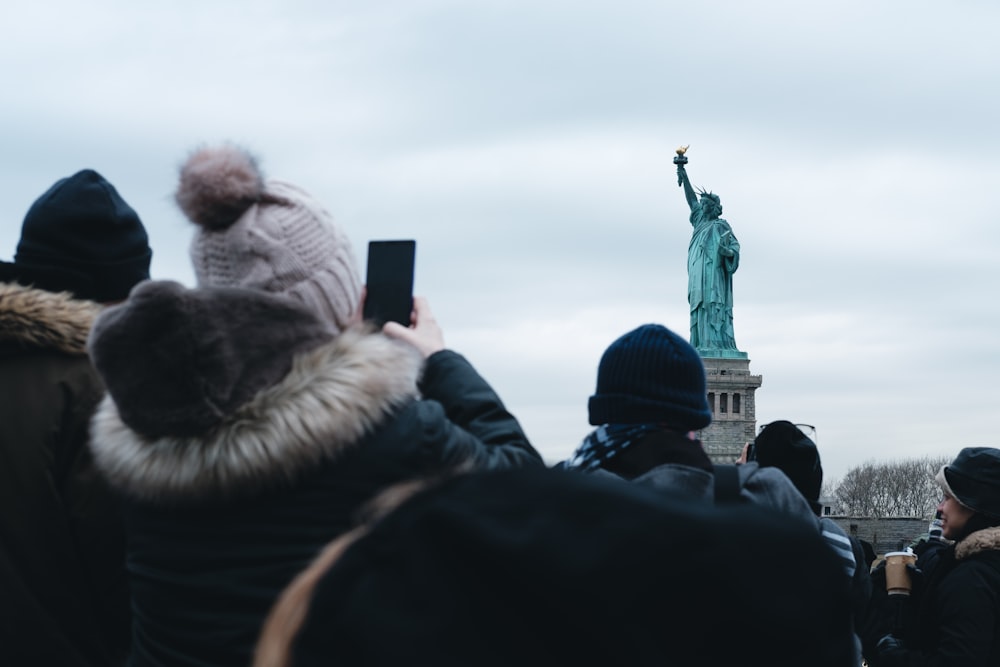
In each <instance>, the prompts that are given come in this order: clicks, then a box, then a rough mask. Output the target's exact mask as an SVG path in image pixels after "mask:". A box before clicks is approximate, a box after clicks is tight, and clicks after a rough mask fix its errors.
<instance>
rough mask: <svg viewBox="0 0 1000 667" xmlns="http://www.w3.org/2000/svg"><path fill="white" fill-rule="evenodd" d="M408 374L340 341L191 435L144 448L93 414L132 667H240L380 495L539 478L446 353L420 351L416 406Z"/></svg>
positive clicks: (518, 439)
mask: <svg viewBox="0 0 1000 667" xmlns="http://www.w3.org/2000/svg"><path fill="white" fill-rule="evenodd" d="M420 371H421V360H420V359H419V357H418V356H416V355H415V351H414V350H412V348H409V347H408V346H406V345H404V344H401V343H398V342H395V341H390V340H389V339H387V338H386V337H384V336H383V335H381V334H364V333H362V332H357V331H349V332H345V333H343V334H341V335H340V336H338V337H337V338H336V339H335V340H334V341H333V342H331V343H330V344H328V345H326V346H322V347H320V348H318V349H317V350H314V351H311V352H309V353H308V356H307V358H306V359H305V360H304V363H299V362H297V363H296V364H295V365H294V367H293V370H292V371H291V372H290V373H289V375H288V376H287V377H286V378H284V379H283V380H282V381H281V382H280V383H279V385H278V387H277V389H275V388H269V389H268V391H267V396H262V397H261V398H260V400H257V401H256V403H255V405H254V406H252V409H250V410H248V411H245V412H244V413H243V414H242V417H241V418H240V419H234V420H232V422H231V423H226V424H224V425H223V427H221V429H220V431H219V432H216V433H213V434H212V435H210V436H207V437H205V438H199V439H186V440H180V439H166V438H164V439H161V440H159V441H155V442H148V441H144V440H143V439H142V438H141V437H140V436H138V435H136V434H134V433H133V432H131V431H130V430H129V429H128V428H127V427H126V426H124V424H122V423H121V422H120V419H119V417H118V415H117V412H116V410H115V408H114V404H113V403H112V402H111V401H110V400H108V401H106V402H105V403H104V404H102V407H101V409H100V411H99V412H98V415H97V416H96V417H95V420H94V448H95V454H96V459H97V461H98V464H99V465H100V466H101V468H102V470H103V471H104V472H105V473H106V474H107V475H108V477H109V478H110V479H111V480H112V481H113V483H114V484H115V485H116V486H117V487H118V488H119V489H121V491H122V493H123V494H124V495H125V498H126V524H127V531H128V536H129V545H128V568H129V573H130V579H131V583H132V600H133V609H134V611H135V623H134V634H133V642H134V652H133V656H132V664H134V665H170V666H171V667H182V666H187V665H192V666H193V665H198V666H208V665H212V666H213V667H219V666H222V665H240V666H245V665H248V664H250V661H251V657H252V651H253V648H254V645H255V642H256V640H257V635H258V632H259V630H260V627H261V625H262V623H263V621H264V619H265V616H266V614H267V613H268V611H269V610H270V608H271V606H272V605H273V603H274V602H275V600H276V598H277V596H278V595H279V594H280V592H281V591H282V590H283V589H284V588H285V587H286V586H287V585H288V584H289V582H290V581H291V579H292V578H293V577H294V576H295V575H296V574H297V573H299V572H300V571H301V570H303V569H304V568H305V567H306V566H307V565H308V564H309V563H310V561H311V560H312V559H313V557H314V556H315V555H316V554H317V553H318V552H319V550H320V549H321V548H322V547H323V546H325V545H326V544H327V543H328V542H330V541H331V540H332V539H334V538H335V537H337V536H339V535H340V534H341V533H343V532H345V531H346V530H348V529H349V528H351V527H353V526H354V525H355V523H356V519H357V517H358V513H359V511H361V510H362V509H363V508H364V507H365V505H366V504H367V503H368V501H370V500H371V499H372V498H373V497H374V496H375V495H376V494H377V493H378V492H379V491H381V490H383V489H385V488H386V487H388V486H391V485H393V484H396V483H398V482H401V481H406V480H410V479H415V478H421V477H426V476H433V475H435V474H439V473H441V472H443V471H446V470H448V469H449V468H452V467H454V466H458V465H468V466H471V467H473V468H479V469H498V468H509V467H516V466H524V465H537V466H540V467H542V466H544V464H543V463H542V459H541V457H540V456H539V455H538V453H537V452H536V451H535V449H534V448H533V447H532V446H531V444H529V442H528V439H527V438H526V436H525V434H524V433H523V431H522V430H521V427H520V425H519V424H518V422H517V421H516V419H515V418H514V417H513V416H512V415H511V414H510V413H508V412H507V410H506V409H505V408H504V406H503V403H502V402H501V400H500V398H499V397H498V396H497V395H496V393H495V392H494V391H493V390H492V389H491V388H490V386H489V385H488V384H487V383H486V381H485V380H483V378H482V377H480V375H479V374H478V373H477V372H476V371H475V370H474V369H473V368H472V366H471V365H469V363H468V362H467V361H466V360H465V359H464V358H463V357H462V356H461V355H459V354H456V353H455V352H452V351H447V350H446V351H441V352H438V353H436V354H434V355H432V356H431V357H430V358H429V359H428V360H427V361H426V364H424V366H423V376H422V378H421V380H420V383H419V390H420V391H419V395H418V385H417V377H418V374H419V373H420ZM151 381H155V379H151ZM320 393H322V394H323V395H322V396H320V395H319V394H320ZM320 405H323V406H337V408H336V409H323V410H319V409H317V406H320Z"/></svg>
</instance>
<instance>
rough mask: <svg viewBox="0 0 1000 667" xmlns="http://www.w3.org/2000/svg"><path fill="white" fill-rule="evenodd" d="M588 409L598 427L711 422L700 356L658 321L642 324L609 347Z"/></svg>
mask: <svg viewBox="0 0 1000 667" xmlns="http://www.w3.org/2000/svg"><path fill="white" fill-rule="evenodd" d="M589 407H590V423H591V424H593V425H595V426H596V425H600V424H644V423H660V424H664V425H666V426H668V427H671V428H675V429H678V430H683V431H697V430H699V429H703V428H705V427H706V426H708V425H709V424H710V423H711V422H712V412H711V410H710V409H709V407H708V393H707V390H706V388H705V366H704V364H703V363H702V361H701V357H700V356H699V355H698V352H697V350H695V349H694V348H693V347H692V346H691V344H690V343H688V342H687V341H686V340H684V339H683V338H681V337H680V336H678V335H677V334H675V333H674V332H672V331H670V330H669V329H667V328H666V327H664V326H662V325H659V324H644V325H642V326H641V327H639V328H637V329H634V330H632V331H630V332H628V333H627V334H625V335H624V336H622V337H620V338H619V339H618V340H616V341H615V342H613V343H612V344H611V346H610V347H608V349H607V350H605V352H604V355H603V356H602V357H601V363H600V365H599V366H598V369H597V391H596V392H595V393H594V395H593V396H591V397H590V405H589Z"/></svg>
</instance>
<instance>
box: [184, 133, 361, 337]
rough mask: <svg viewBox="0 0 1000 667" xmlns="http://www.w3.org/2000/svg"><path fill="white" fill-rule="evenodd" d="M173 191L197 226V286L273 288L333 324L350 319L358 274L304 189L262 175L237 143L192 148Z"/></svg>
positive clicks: (345, 244) (339, 236)
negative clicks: (193, 149) (192, 150)
mask: <svg viewBox="0 0 1000 667" xmlns="http://www.w3.org/2000/svg"><path fill="white" fill-rule="evenodd" d="M174 198H175V200H176V201H177V204H178V205H179V206H180V208H181V210H182V211H183V212H184V214H185V215H186V216H187V217H188V218H189V219H190V220H191V221H192V222H193V223H195V225H197V226H198V230H197V232H196V233H195V237H194V239H193V240H192V241H191V261H192V263H193V264H194V271H195V277H196V278H197V281H198V285H199V286H213V287H214V286H218V287H245V288H250V289H259V290H264V291H267V292H272V293H275V294H281V295H284V296H287V297H290V298H292V299H295V300H296V301H299V302H300V303H303V304H305V305H306V306H307V307H309V308H310V309H312V310H313V311H314V312H316V313H317V314H318V315H320V316H321V317H322V318H323V319H325V320H327V321H328V322H330V323H331V324H333V325H334V327H335V328H336V330H337V331H342V330H344V329H345V328H347V327H348V326H349V325H350V324H351V323H353V322H354V321H355V320H356V316H357V314H358V305H359V303H360V301H361V278H360V274H359V272H358V264H357V261H356V260H355V258H354V251H353V250H352V248H351V241H350V239H348V238H347V235H346V234H345V233H344V231H343V230H342V229H340V228H339V227H338V226H337V225H335V224H334V222H333V218H332V216H331V215H330V214H329V213H328V212H327V211H326V210H325V209H324V208H323V207H322V206H321V205H320V204H319V203H318V202H317V201H316V200H315V199H313V198H312V197H311V196H310V195H309V194H308V193H307V192H305V191H303V190H302V189H300V188H298V187H296V186H294V185H292V184H290V183H285V182H283V181H276V180H265V179H264V176H263V174H262V173H261V170H260V168H259V166H258V164H257V160H256V158H254V156H253V155H251V154H250V153H249V152H247V151H246V150H245V149H243V148H240V147H238V146H233V145H222V146H217V147H207V148H199V149H197V150H195V151H194V152H192V153H191V155H190V156H189V157H188V158H187V160H186V161H185V162H184V164H183V165H182V166H181V169H180V181H179V183H178V185H177V191H176V193H175V195H174Z"/></svg>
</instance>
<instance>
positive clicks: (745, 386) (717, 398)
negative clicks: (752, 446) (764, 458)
mask: <svg viewBox="0 0 1000 667" xmlns="http://www.w3.org/2000/svg"><path fill="white" fill-rule="evenodd" d="M702 362H704V364H705V376H706V379H707V381H708V404H709V406H711V408H712V423H711V424H710V425H709V426H708V428H705V429H702V430H701V431H699V432H698V437H699V438H700V439H701V443H702V445H703V446H704V448H705V451H706V452H707V453H708V456H709V458H711V459H712V462H713V463H732V462H733V461H734V460H735V459H736V458H737V457H738V456H739V455H740V452H741V451H742V450H743V444H744V443H746V442H748V441H752V440H753V439H754V437H755V436H756V435H757V431H756V429H757V408H756V402H755V399H754V393H755V392H756V391H757V388H758V387H760V385H761V382H762V377H761V376H760V375H751V374H750V360H749V359H747V358H746V355H745V354H744V355H743V358H733V357H730V358H722V357H706V356H702Z"/></svg>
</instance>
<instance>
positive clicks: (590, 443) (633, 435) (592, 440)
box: [558, 424, 663, 471]
mask: <svg viewBox="0 0 1000 667" xmlns="http://www.w3.org/2000/svg"><path fill="white" fill-rule="evenodd" d="M662 429H663V426H661V425H659V424H604V425H603V426H599V427H597V428H596V429H594V430H593V431H592V432H591V433H590V435H588V436H587V437H586V438H584V439H583V442H581V443H580V446H579V447H577V448H576V451H574V452H573V455H572V456H571V457H569V459H567V460H566V461H563V462H562V463H561V464H560V465H559V466H558V467H560V468H565V469H578V470H583V471H590V470H594V469H596V468H600V467H602V465H603V464H604V463H605V462H606V461H608V460H609V459H611V458H613V457H614V456H616V455H617V454H620V453H621V452H622V451H623V450H624V449H625V448H626V447H628V446H629V445H632V444H634V443H636V442H638V441H639V440H641V439H642V438H643V436H645V435H646V434H647V433H649V432H650V431H659V430H662Z"/></svg>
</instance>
